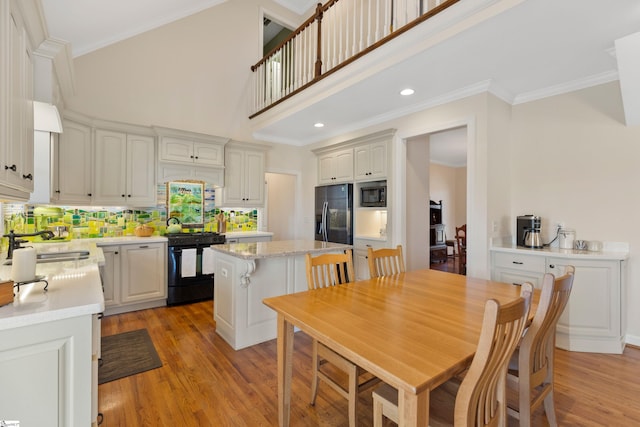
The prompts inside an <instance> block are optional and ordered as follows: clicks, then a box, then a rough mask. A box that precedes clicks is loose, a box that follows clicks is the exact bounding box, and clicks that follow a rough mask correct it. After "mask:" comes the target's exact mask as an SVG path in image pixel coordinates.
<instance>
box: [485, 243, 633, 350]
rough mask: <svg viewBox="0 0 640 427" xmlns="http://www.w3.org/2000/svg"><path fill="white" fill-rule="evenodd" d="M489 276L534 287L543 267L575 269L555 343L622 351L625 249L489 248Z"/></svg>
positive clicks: (546, 270) (569, 347)
mask: <svg viewBox="0 0 640 427" xmlns="http://www.w3.org/2000/svg"><path fill="white" fill-rule="evenodd" d="M491 263H492V265H491V267H492V268H491V278H492V280H496V281H500V282H507V283H513V284H516V285H520V284H522V283H523V282H525V281H526V282H530V283H532V284H533V285H534V286H535V287H536V288H539V287H540V286H541V284H542V278H543V276H544V274H545V273H553V274H554V275H556V276H560V275H562V274H564V271H565V267H566V266H567V265H573V266H574V267H575V269H576V273H575V277H574V281H573V288H572V290H571V296H570V297H569V302H568V303H567V306H566V308H565V310H564V312H563V314H562V316H561V317H560V320H559V321H558V325H557V328H556V346H557V347H559V348H563V349H565V350H572V351H585V352H596V353H621V352H622V350H623V349H624V345H625V333H626V296H625V282H626V273H625V269H626V252H619V253H617V252H616V253H610V254H600V253H598V254H590V253H585V252H584V251H582V252H580V251H576V252H575V253H574V251H565V252H556V251H552V250H528V249H514V248H507V249H495V248H494V249H492V250H491Z"/></svg>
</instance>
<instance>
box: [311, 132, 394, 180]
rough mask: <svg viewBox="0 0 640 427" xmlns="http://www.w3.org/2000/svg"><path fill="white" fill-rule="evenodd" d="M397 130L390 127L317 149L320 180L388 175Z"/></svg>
mask: <svg viewBox="0 0 640 427" xmlns="http://www.w3.org/2000/svg"><path fill="white" fill-rule="evenodd" d="M394 134H395V129H389V130H385V131H382V132H377V133H374V134H371V135H367V136H363V137H360V138H356V139H352V140H349V141H345V142H341V143H339V144H334V145H331V146H328V147H323V148H319V149H316V150H313V152H314V153H315V154H316V156H317V159H318V184H319V185H325V184H337V183H342V182H350V181H354V180H355V181H376V180H380V179H385V178H386V177H387V168H388V166H387V165H388V161H389V155H388V150H389V145H390V142H391V141H392V139H393V135H394Z"/></svg>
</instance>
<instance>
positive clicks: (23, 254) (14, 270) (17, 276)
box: [11, 248, 36, 283]
mask: <svg viewBox="0 0 640 427" xmlns="http://www.w3.org/2000/svg"><path fill="white" fill-rule="evenodd" d="M35 277H36V250H35V249H34V248H20V249H16V250H15V251H13V261H12V263H11V279H12V280H13V281H14V282H16V283H22V282H29V281H32V280H34V279H35Z"/></svg>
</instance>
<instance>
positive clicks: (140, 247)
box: [138, 245, 149, 249]
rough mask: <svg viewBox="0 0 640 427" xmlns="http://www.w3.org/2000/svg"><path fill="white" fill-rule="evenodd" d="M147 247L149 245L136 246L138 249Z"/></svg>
mask: <svg viewBox="0 0 640 427" xmlns="http://www.w3.org/2000/svg"><path fill="white" fill-rule="evenodd" d="M148 247H149V245H143V246H138V248H140V249H147V248H148Z"/></svg>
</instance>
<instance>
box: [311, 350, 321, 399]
mask: <svg viewBox="0 0 640 427" xmlns="http://www.w3.org/2000/svg"><path fill="white" fill-rule="evenodd" d="M311 357H312V360H311V364H312V371H313V372H312V375H313V378H312V379H311V406H313V405H315V404H316V396H317V395H318V369H319V362H318V341H316V340H313V344H312V356H311Z"/></svg>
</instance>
